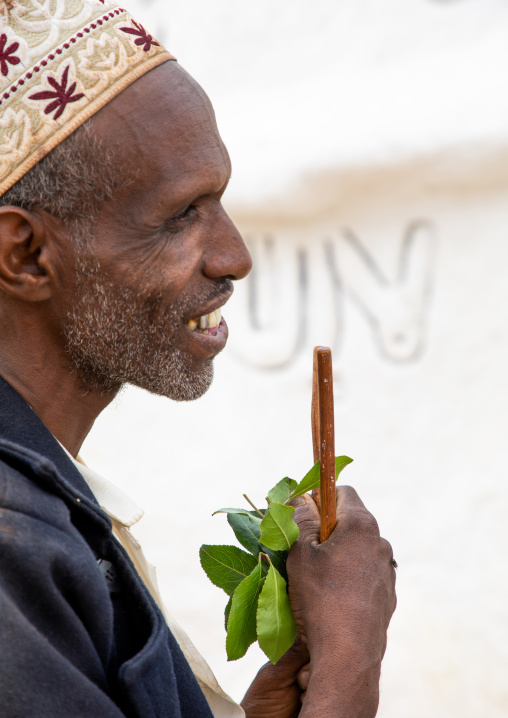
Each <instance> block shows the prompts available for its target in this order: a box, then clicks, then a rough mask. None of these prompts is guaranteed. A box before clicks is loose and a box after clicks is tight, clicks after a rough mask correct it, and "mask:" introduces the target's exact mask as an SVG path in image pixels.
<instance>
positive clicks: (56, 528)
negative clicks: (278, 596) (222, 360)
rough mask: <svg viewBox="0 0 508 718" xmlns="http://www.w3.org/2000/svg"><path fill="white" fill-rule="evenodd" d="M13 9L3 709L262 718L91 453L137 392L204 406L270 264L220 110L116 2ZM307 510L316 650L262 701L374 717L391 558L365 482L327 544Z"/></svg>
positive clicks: (259, 704)
mask: <svg viewBox="0 0 508 718" xmlns="http://www.w3.org/2000/svg"><path fill="white" fill-rule="evenodd" d="M1 10H2V16H1V17H2V21H3V23H4V24H3V28H2V29H1V30H0V72H1V75H2V76H3V85H2V87H1V90H2V93H1V94H0V99H1V100H2V104H1V105H0V112H1V113H2V115H1V117H0V123H1V124H0V129H1V135H0V143H1V144H0V148H1V150H2V153H3V156H4V158H5V157H7V158H8V161H4V162H3V164H0V193H1V194H2V196H1V198H0V204H1V205H2V206H1V207H0V326H1V341H0V374H1V376H2V377H3V378H2V379H0V437H1V439H0V472H1V473H0V507H1V513H0V542H1V546H0V617H1V618H0V632H1V641H2V644H1V645H2V650H1V651H0V686H1V692H2V695H1V705H2V716H5V717H6V718H15V717H16V718H18V717H20V716H31V718H37V717H41V718H42V717H43V716H52V718H60V717H61V718H64V716H65V718H69V717H70V716H72V717H73V718H80V717H83V718H84V717H87V718H92V716H94V717H95V716H101V718H102V717H104V718H121V716H133V717H134V716H136V717H137V716H139V717H141V716H143V718H146V717H147V716H160V717H169V716H171V717H173V716H175V717H178V716H182V717H184V716H185V717H189V718H190V717H191V716H192V717H193V718H194V717H201V716H202V717H203V718H205V716H206V717H208V718H209V716H211V715H215V716H221V717H224V718H225V717H226V716H240V715H243V713H242V711H241V709H240V708H239V707H238V706H236V705H235V704H234V703H233V702H232V701H231V699H229V698H228V697H227V696H225V694H223V693H222V692H221V690H220V688H219V687H218V686H217V685H216V682H215V681H214V679H213V675H212V674H211V673H210V671H209V669H208V668H207V667H206V666H203V662H202V661H201V659H200V658H199V657H198V656H196V651H195V649H194V648H193V647H192V645H191V644H190V643H189V641H188V639H187V638H186V637H185V634H183V632H181V630H180V629H179V628H178V627H176V626H171V630H170V629H169V628H168V626H167V624H166V622H165V621H164V619H163V617H162V613H161V610H160V608H159V607H158V606H157V602H159V603H160V600H159V597H158V596H157V594H156V590H155V588H154V586H153V585H151V577H150V575H149V572H148V571H147V570H146V566H145V564H143V558H142V555H141V554H139V552H137V548H136V547H135V546H133V543H132V540H131V538H129V534H128V524H129V521H128V519H126V518H125V517H122V515H121V514H122V512H121V510H120V509H115V508H111V506H112V503H111V501H112V500H111V493H112V490H111V489H110V488H109V487H107V486H106V485H105V484H104V483H102V482H101V480H100V479H98V478H97V477H96V476H94V475H93V472H90V471H89V470H88V469H86V468H84V467H80V465H79V463H78V462H77V461H76V457H77V455H78V452H79V449H80V446H81V444H82V442H83V440H84V439H85V437H86V435H87V433H88V432H89V430H90V428H91V427H92V425H93V422H94V421H95V419H96V417H97V416H98V415H99V413H100V412H101V411H102V409H104V408H105V407H106V406H107V405H108V404H109V402H111V401H112V399H113V398H114V397H115V395H116V394H117V393H118V391H119V389H120V388H121V386H122V385H123V384H125V383H131V384H134V385H136V386H140V387H143V388H145V389H147V390H148V391H151V392H155V393H157V394H161V395H164V396H167V397H170V398H172V399H175V400H190V399H195V398H197V397H199V396H201V395H202V394H203V393H204V392H205V391H206V389H207V388H208V387H209V385H210V382H211V380H212V361H213V358H214V357H215V356H216V354H217V353H218V352H220V351H221V350H222V349H223V347H224V345H225V343H226V339H227V327H226V324H225V322H224V320H223V319H222V318H221V309H222V307H223V306H224V304H225V303H226V302H227V300H228V298H229V297H230V295H231V292H232V282H233V281H234V280H237V279H241V278H242V277H244V276H245V275H246V274H247V273H248V271H249V269H250V257H249V254H248V252H247V249H246V248H245V245H244V243H243V241H242V238H241V237H240V235H239V233H238V231H237V230H236V228H235V227H234V225H233V224H232V222H231V220H230V219H229V217H228V216H227V214H226V213H225V211H224V209H223V207H222V205H221V198H222V195H223V193H224V191H225V189H226V186H227V184H228V180H229V177H230V172H231V168H230V160H229V157H228V154H227V151H226V149H225V147H224V145H223V143H222V141H221V139H220V136H219V134H218V131H217V127H216V124H215V119H214V114H213V110H212V107H211V105H210V102H209V100H208V98H207V97H206V95H205V94H204V92H203V90H202V89H201V88H200V87H199V86H198V85H197V83H196V82H195V81H194V80H192V78H190V77H189V76H188V75H187V74H186V73H185V71H184V70H183V69H182V68H181V67H180V66H179V65H178V64H177V63H176V62H175V61H174V58H172V56H171V55H170V54H169V53H167V52H166V51H165V50H164V49H163V48H161V46H160V45H159V44H158V43H157V41H156V40H155V39H154V38H153V37H152V36H151V35H149V33H148V32H147V31H146V30H145V29H144V28H143V27H142V26H141V25H140V24H139V23H136V22H135V21H134V20H133V19H132V18H130V16H129V15H128V14H127V13H126V12H125V11H124V10H121V9H120V8H117V6H116V5H115V4H114V3H113V2H108V1H107V0H106V1H105V0H54V1H53V2H51V3H45V4H43V5H41V4H39V3H33V2H31V0H11V2H9V3H4V4H3V6H2V8H1ZM113 499H114V501H113V503H115V502H116V504H115V505H116V506H117V507H118V506H119V505H121V506H125V502H124V501H123V499H122V498H118V496H116V498H115V497H113ZM108 501H109V502H110V503H109V507H108ZM122 502H123V503H122ZM99 504H101V506H102V507H103V508H101V507H100V506H99ZM295 517H296V520H297V521H298V523H299V525H300V532H301V535H300V538H299V540H298V542H297V543H296V544H295V546H294V547H293V549H292V551H291V554H290V557H289V560H288V573H289V583H290V593H291V603H292V608H293V612H294V614H295V618H296V621H297V624H298V627H299V630H300V636H301V637H300V638H299V639H298V641H297V643H296V644H295V646H294V647H293V649H292V650H291V651H289V652H288V654H286V656H285V657H283V659H281V661H280V662H279V663H278V664H277V665H276V666H271V665H267V666H264V667H263V668H262V669H261V671H260V672H259V674H258V676H257V677H256V678H255V679H254V681H253V684H252V686H251V688H250V689H249V691H248V693H247V695H246V697H245V699H244V701H243V703H242V706H243V709H244V710H245V713H246V715H247V716H248V717H249V718H257V716H265V717H273V718H275V717H277V718H290V717H291V716H295V715H300V716H302V717H303V718H310V717H312V718H314V717H316V718H317V717H319V718H326V716H334V717H336V716H347V717H348V718H355V717H356V716H358V718H359V717H360V716H362V717H367V716H374V715H375V713H376V710H377V703H378V685H379V673H380V665H381V659H382V657H383V654H384V650H385V646H386V630H387V627H388V623H389V620H390V618H391V615H392V613H393V610H394V608H395V591H394V584H395V577H394V567H393V563H394V562H393V557H392V553H391V548H390V546H389V545H388V544H387V542H385V541H384V540H383V539H381V538H380V537H379V531H378V529H377V525H376V522H375V519H374V518H373V517H372V516H371V514H369V513H368V511H367V510H366V509H365V507H364V506H363V504H362V503H361V501H360V500H359V498H358V497H357V495H356V494H355V492H354V491H353V490H352V489H348V488H346V487H343V488H341V489H340V490H339V491H338V526H337V528H336V530H335V531H334V533H333V534H332V537H331V538H330V540H329V541H328V542H326V543H325V544H322V545H318V543H317V536H318V532H319V517H318V513H317V510H316V507H315V505H314V503H313V501H312V500H311V499H310V497H305V498H303V499H302V500H301V502H300V505H299V506H298V507H297V509H296V513H295ZM112 529H113V530H114V533H115V535H113V531H112ZM120 541H121V542H122V543H123V545H124V546H123V547H122V546H121V545H120ZM127 554H129V555H130V558H129V557H128V555H127ZM131 559H132V560H131ZM154 599H155V600H154Z"/></svg>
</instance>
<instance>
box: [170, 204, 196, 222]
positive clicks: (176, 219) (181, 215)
mask: <svg viewBox="0 0 508 718" xmlns="http://www.w3.org/2000/svg"><path fill="white" fill-rule="evenodd" d="M195 210H196V208H195V207H194V205H193V204H190V205H189V206H188V207H186V208H185V209H184V210H183V212H179V213H178V214H175V216H174V217H171V219H170V220H169V221H170V222H180V221H182V220H183V219H188V218H189V217H191V216H193V214H194V212H195Z"/></svg>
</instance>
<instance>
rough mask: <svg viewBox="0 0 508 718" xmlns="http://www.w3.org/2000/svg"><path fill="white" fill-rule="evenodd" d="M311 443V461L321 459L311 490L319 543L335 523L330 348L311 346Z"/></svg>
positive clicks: (328, 534)
mask: <svg viewBox="0 0 508 718" xmlns="http://www.w3.org/2000/svg"><path fill="white" fill-rule="evenodd" d="M311 415H312V416H311V418H312V444H313V448H314V463H315V462H316V461H317V460H318V459H320V461H321V482H320V489H319V490H317V489H316V490H315V491H313V492H312V495H313V497H314V499H315V500H316V503H317V504H318V506H319V510H320V514H321V536H320V540H321V543H322V542H323V541H326V540H327V539H328V538H329V536H330V534H331V533H332V531H333V529H334V528H335V524H336V523H337V518H336V511H337V509H336V502H335V429H334V414H333V372H332V350H331V349H330V348H329V347H315V349H314V364H313V371H312V411H311Z"/></svg>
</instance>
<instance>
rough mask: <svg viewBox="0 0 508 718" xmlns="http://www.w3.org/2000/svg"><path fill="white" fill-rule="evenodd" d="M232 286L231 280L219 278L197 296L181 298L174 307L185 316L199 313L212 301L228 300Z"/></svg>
mask: <svg viewBox="0 0 508 718" xmlns="http://www.w3.org/2000/svg"><path fill="white" fill-rule="evenodd" d="M234 288H235V287H234V284H233V282H232V280H231V279H229V278H227V277H221V278H219V279H217V280H215V281H214V283H213V284H212V285H210V286H209V287H208V288H207V289H206V290H204V291H201V292H200V293H199V295H196V294H193V295H192V296H190V295H189V296H188V297H182V298H181V299H180V301H179V302H178V303H177V304H176V305H175V309H177V311H178V312H181V313H184V314H187V313H189V312H190V313H191V314H192V312H196V313H199V312H200V311H201V310H202V309H203V307H205V306H207V305H209V304H211V303H212V302H213V300H214V299H219V298H226V297H227V298H229V297H230V296H231V294H232V293H233V291H234Z"/></svg>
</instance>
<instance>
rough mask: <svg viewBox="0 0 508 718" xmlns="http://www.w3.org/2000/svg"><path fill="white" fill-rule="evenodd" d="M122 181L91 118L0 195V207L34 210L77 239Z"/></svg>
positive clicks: (112, 154)
mask: <svg viewBox="0 0 508 718" xmlns="http://www.w3.org/2000/svg"><path fill="white" fill-rule="evenodd" d="M125 183H126V178H125V175H124V173H123V172H122V171H121V170H120V168H119V167H118V162H115V157H114V153H113V152H111V151H108V150H107V149H106V148H105V147H104V143H103V142H102V141H101V140H100V139H99V138H98V137H97V135H96V134H95V132H94V130H93V125H92V122H91V120H88V121H87V122H85V123H84V124H83V125H81V127H79V128H78V129H77V130H75V131H74V132H73V133H72V135H70V136H69V137H67V139H65V140H64V141H63V142H61V143H60V144H59V145H57V147H55V149H54V150H52V151H51V152H50V153H49V154H47V155H46V156H45V157H44V158H43V159H42V160H40V161H39V162H38V163H37V164H36V165H35V166H34V167H32V169H31V170H29V171H28V172H27V173H26V174H25V175H24V176H23V177H22V178H21V179H20V180H18V181H17V182H16V184H15V185H13V186H12V187H11V188H10V189H8V190H7V192H5V193H4V194H3V195H2V196H1V197H0V207H3V206H6V205H15V206H17V207H23V209H26V210H28V211H32V210H33V209H36V208H39V209H42V210H44V211H45V212H47V213H48V214H51V215H52V216H54V217H57V218H58V219H60V220H62V222H63V223H64V224H65V225H66V226H67V227H68V228H69V229H70V230H71V236H74V233H75V232H76V230H78V232H77V234H78V235H79V236H80V237H82V232H80V231H79V229H81V230H83V229H84V228H88V227H90V226H91V225H92V224H93V221H94V219H95V217H96V216H97V214H98V213H99V212H100V210H101V208H102V206H103V204H104V203H105V202H107V200H109V199H111V197H112V196H113V195H114V193H115V192H116V191H117V190H118V189H119V187H120V186H122V185H124V184H125Z"/></svg>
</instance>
